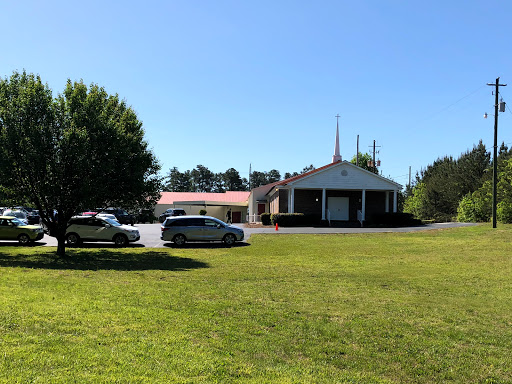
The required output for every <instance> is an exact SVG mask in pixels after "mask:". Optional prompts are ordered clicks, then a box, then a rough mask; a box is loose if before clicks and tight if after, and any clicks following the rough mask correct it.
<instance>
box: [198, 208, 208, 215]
mask: <svg viewBox="0 0 512 384" xmlns="http://www.w3.org/2000/svg"><path fill="white" fill-rule="evenodd" d="M206 213H207V212H206V210H205V209H201V210H200V211H199V214H200V215H202V216H204V215H206Z"/></svg>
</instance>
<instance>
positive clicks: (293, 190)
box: [288, 188, 295, 213]
mask: <svg viewBox="0 0 512 384" xmlns="http://www.w3.org/2000/svg"><path fill="white" fill-rule="evenodd" d="M290 200H291V204H290V207H288V212H290V213H294V212H295V188H292V190H291V199H290Z"/></svg>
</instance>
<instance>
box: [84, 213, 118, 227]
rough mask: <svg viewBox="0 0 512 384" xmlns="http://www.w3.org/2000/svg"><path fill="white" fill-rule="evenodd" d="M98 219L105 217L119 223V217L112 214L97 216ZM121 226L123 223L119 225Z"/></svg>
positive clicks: (99, 214)
mask: <svg viewBox="0 0 512 384" xmlns="http://www.w3.org/2000/svg"><path fill="white" fill-rule="evenodd" d="M85 216H87V215H85ZM96 217H104V218H105V219H112V220H115V221H117V222H119V221H118V220H117V217H116V216H115V215H112V214H111V213H98V214H97V215H96ZM119 224H121V223H119Z"/></svg>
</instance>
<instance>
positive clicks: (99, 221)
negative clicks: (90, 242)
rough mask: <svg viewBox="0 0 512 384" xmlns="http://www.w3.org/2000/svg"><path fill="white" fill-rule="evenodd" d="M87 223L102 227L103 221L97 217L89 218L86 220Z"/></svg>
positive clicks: (91, 225)
mask: <svg viewBox="0 0 512 384" xmlns="http://www.w3.org/2000/svg"><path fill="white" fill-rule="evenodd" d="M87 225H88V226H90V227H103V221H101V220H98V219H89V220H87Z"/></svg>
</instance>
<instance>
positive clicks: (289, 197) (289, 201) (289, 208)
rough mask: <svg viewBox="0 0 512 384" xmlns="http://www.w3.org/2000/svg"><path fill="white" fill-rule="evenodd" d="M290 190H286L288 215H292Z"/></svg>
mask: <svg viewBox="0 0 512 384" xmlns="http://www.w3.org/2000/svg"><path fill="white" fill-rule="evenodd" d="M291 209H292V190H291V189H289V190H288V213H292V211H291Z"/></svg>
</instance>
